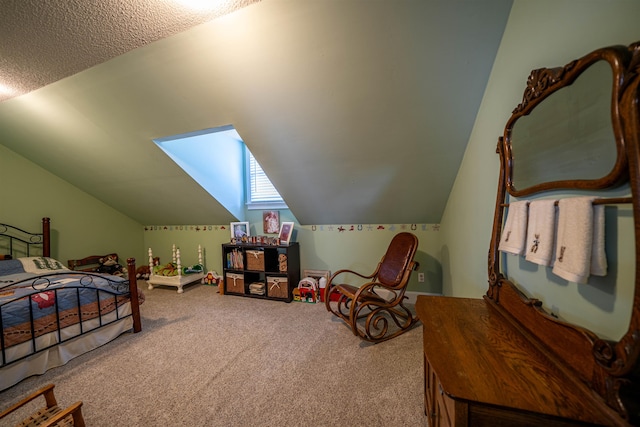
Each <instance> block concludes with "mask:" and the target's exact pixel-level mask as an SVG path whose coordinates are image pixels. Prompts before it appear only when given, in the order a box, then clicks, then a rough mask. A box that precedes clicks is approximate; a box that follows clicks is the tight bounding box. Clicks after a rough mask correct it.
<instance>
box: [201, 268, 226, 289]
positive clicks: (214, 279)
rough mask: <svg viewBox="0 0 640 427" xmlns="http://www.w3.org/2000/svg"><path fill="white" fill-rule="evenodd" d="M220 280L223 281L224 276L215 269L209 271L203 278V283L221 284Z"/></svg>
mask: <svg viewBox="0 0 640 427" xmlns="http://www.w3.org/2000/svg"><path fill="white" fill-rule="evenodd" d="M220 282H222V276H218V273H216V272H215V271H214V270H211V271H208V272H207V274H206V276H204V277H203V278H202V284H203V285H220Z"/></svg>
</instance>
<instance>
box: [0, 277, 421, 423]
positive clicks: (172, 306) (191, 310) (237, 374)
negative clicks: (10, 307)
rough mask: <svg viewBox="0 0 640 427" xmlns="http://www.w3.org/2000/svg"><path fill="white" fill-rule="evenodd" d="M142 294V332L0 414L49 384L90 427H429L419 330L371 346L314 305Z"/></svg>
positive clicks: (205, 290) (29, 386)
mask: <svg viewBox="0 0 640 427" xmlns="http://www.w3.org/2000/svg"><path fill="white" fill-rule="evenodd" d="M141 285H142V284H141ZM143 289H144V288H143ZM145 294H146V302H145V303H144V305H142V307H141V311H142V327H143V330H142V332H141V333H139V334H131V333H127V334H124V335H122V336H120V337H119V338H118V339H116V340H115V341H113V342H111V343H109V344H107V345H105V346H103V347H100V348H98V349H96V350H94V351H92V352H90V353H87V354H84V355H82V356H80V357H78V358H76V359H74V360H72V361H70V362H69V363H68V364H67V365H65V366H63V367H60V368H56V369H52V370H50V371H48V372H47V373H45V374H44V375H41V376H36V377H31V378H28V379H26V380H24V381H22V382H21V383H19V384H17V385H15V386H13V387H11V388H9V389H8V390H5V391H4V392H1V393H0V402H1V403H0V409H4V408H6V407H7V406H8V405H10V404H12V403H14V402H16V401H17V400H19V399H20V398H22V397H23V396H25V395H27V394H29V393H31V392H32V391H35V390H36V389H38V388H40V387H41V386H43V385H45V384H48V383H54V384H55V385H56V389H55V390H56V397H57V398H58V402H59V403H60V404H61V405H62V406H68V405H69V404H71V403H73V402H75V401H77V400H82V401H83V403H84V405H83V407H82V410H83V414H84V417H85V420H86V422H87V425H88V426H93V427H98V426H105V427H107V426H108V427H111V426H125V425H127V426H279V427H280V426H283V427H284V426H337V425H343V426H386V427H387V426H426V425H427V420H426V417H425V416H424V412H423V410H424V409H423V371H422V369H423V368H422V326H420V325H419V326H417V327H415V328H414V329H412V330H411V331H409V332H407V333H405V334H404V335H401V336H400V337H397V338H395V339H392V340H390V341H387V342H384V343H381V344H376V345H372V344H368V343H365V342H364V341H362V340H360V339H359V338H357V337H355V336H354V335H353V334H352V333H351V331H350V330H349V329H348V328H347V327H346V325H345V324H344V323H343V322H342V321H338V320H337V319H336V318H334V317H333V316H331V315H330V313H328V312H327V311H326V310H325V308H324V305H323V304H307V303H297V302H294V303H290V304H286V303H283V302H278V301H267V300H256V299H250V298H242V297H236V296H221V295H219V294H218V293H217V288H216V287H210V286H203V285H199V284H196V285H192V286H189V287H187V288H185V292H184V293H183V294H182V295H178V294H177V293H176V292H175V288H163V287H159V288H156V289H154V290H152V291H148V290H146V289H145Z"/></svg>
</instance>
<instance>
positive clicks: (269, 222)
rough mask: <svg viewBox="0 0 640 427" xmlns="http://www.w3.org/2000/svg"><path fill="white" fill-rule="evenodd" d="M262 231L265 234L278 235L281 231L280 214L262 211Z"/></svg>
mask: <svg viewBox="0 0 640 427" xmlns="http://www.w3.org/2000/svg"><path fill="white" fill-rule="evenodd" d="M262 229H263V230H264V233H265V234H276V233H278V232H279V231H280V212H278V211H262Z"/></svg>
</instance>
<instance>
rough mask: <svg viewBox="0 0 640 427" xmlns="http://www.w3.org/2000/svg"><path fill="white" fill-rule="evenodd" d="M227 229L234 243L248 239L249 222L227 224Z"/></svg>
mask: <svg viewBox="0 0 640 427" xmlns="http://www.w3.org/2000/svg"><path fill="white" fill-rule="evenodd" d="M229 228H230V230H231V239H232V241H233V239H235V241H236V242H242V241H246V240H247V237H249V236H250V235H251V234H250V230H249V222H248V221H245V222H232V223H231V224H229Z"/></svg>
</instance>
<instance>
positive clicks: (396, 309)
mask: <svg viewBox="0 0 640 427" xmlns="http://www.w3.org/2000/svg"><path fill="white" fill-rule="evenodd" d="M417 249H418V238H417V237H416V236H415V235H414V234H412V233H407V232H403V233H399V234H397V235H396V236H394V238H393V239H392V240H391V243H390V244H389V247H388V248H387V252H386V253H385V255H384V256H383V257H382V259H381V260H380V262H379V263H378V267H377V268H376V270H375V271H374V272H373V273H372V274H370V275H368V276H365V275H363V274H360V273H358V272H355V271H352V270H347V269H344V270H338V271H336V272H335V273H334V274H333V275H332V276H331V278H330V279H329V282H328V283H327V286H326V288H325V294H324V301H325V306H326V308H327V310H328V311H330V312H332V313H333V314H335V315H336V316H338V317H339V318H341V319H342V320H344V321H345V322H346V323H347V325H349V327H350V328H351V331H352V332H353V333H354V335H357V336H359V337H360V338H362V339H364V340H366V341H370V342H374V343H377V342H381V341H386V340H388V339H391V338H393V337H397V336H398V335H400V334H402V333H404V332H406V331H408V330H409V329H410V328H411V327H412V326H413V325H414V324H415V323H416V322H417V321H418V319H417V318H416V317H414V316H413V315H412V313H411V311H409V309H407V308H406V307H405V306H404V304H403V302H404V299H405V298H407V297H406V296H405V295H404V293H405V290H406V287H407V284H408V283H409V277H410V276H411V272H412V271H413V270H415V269H417V268H418V266H419V264H418V263H417V262H415V261H414V260H413V258H414V256H415V254H416V250H417ZM345 273H349V274H354V275H356V276H359V277H360V278H363V279H369V280H368V281H367V282H366V283H364V284H363V285H362V286H360V287H357V286H354V285H351V284H336V277H338V276H340V275H343V274H345ZM389 320H392V321H393V323H394V324H395V326H391V327H390V325H389Z"/></svg>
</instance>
